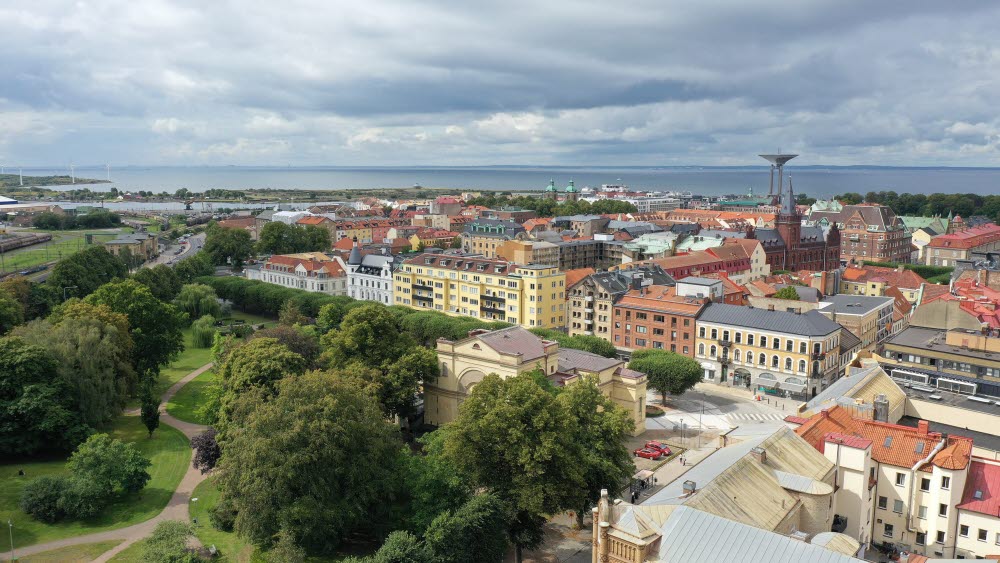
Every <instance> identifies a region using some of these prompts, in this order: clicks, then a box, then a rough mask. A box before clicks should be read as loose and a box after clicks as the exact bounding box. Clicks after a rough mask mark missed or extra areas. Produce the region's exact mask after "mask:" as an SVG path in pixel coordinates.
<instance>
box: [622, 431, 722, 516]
mask: <svg viewBox="0 0 1000 563" xmlns="http://www.w3.org/2000/svg"><path fill="white" fill-rule="evenodd" d="M718 446H719V439H718V435H716V434H713V435H712V436H711V437H708V436H706V437H703V438H702V441H701V447H700V448H697V449H695V448H692V449H690V450H687V451H685V452H684V455H683V456H678V457H675V458H674V459H672V460H670V461H668V462H667V463H664V464H663V465H662V466H660V467H659V468H658V469H657V470H656V471H654V472H653V477H654V478H655V479H656V484H655V485H653V487H652V488H649V489H646V490H644V491H642V492H641V493H640V494H639V501H638V502H637V503H636V504H642V503H643V502H644V501H646V500H648V499H649V497H651V496H653V495H655V494H656V493H658V492H660V490H661V489H663V488H664V487H665V486H667V485H668V484H670V483H673V482H674V481H676V480H677V479H680V478H682V477H683V476H684V474H685V473H687V472H688V471H689V470H690V469H691V468H692V467H693V466H695V465H698V464H699V463H701V462H702V460H704V459H705V458H706V457H708V456H710V455H712V454H713V453H715V451H716V450H718V449H719V447H718ZM681 457H683V458H684V459H685V460H686V462H685V464H684V465H681V460H680V458H681Z"/></svg>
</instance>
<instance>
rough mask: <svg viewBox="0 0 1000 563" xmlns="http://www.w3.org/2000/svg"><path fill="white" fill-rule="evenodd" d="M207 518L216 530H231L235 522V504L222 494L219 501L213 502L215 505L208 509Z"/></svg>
mask: <svg viewBox="0 0 1000 563" xmlns="http://www.w3.org/2000/svg"><path fill="white" fill-rule="evenodd" d="M208 520H209V521H210V522H211V523H212V526H213V527H215V529H216V530H219V531H222V532H232V531H233V526H234V525H235V524H236V506H235V505H234V504H233V503H232V501H230V500H229V499H228V498H226V497H225V496H223V497H222V498H220V499H219V502H217V503H215V506H213V507H212V508H211V509H209V511H208Z"/></svg>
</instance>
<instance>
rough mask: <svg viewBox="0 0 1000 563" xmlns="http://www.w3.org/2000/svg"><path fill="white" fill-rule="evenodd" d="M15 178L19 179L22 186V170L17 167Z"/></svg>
mask: <svg viewBox="0 0 1000 563" xmlns="http://www.w3.org/2000/svg"><path fill="white" fill-rule="evenodd" d="M17 179H18V180H20V182H21V185H22V186H23V185H24V170H22V169H21V168H18V169H17Z"/></svg>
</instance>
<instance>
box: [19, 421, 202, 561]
mask: <svg viewBox="0 0 1000 563" xmlns="http://www.w3.org/2000/svg"><path fill="white" fill-rule="evenodd" d="M108 433H109V434H111V436H112V437H114V438H118V439H120V440H124V441H126V442H133V443H135V445H136V446H137V447H138V448H139V451H141V452H142V454H143V455H145V456H146V457H147V458H149V459H150V461H152V466H151V467H150V468H149V473H150V475H151V476H152V479H150V481H149V483H148V484H147V485H146V488H145V489H143V490H141V491H139V492H137V493H133V494H129V495H126V496H124V497H122V498H120V499H118V500H116V501H115V502H113V503H112V504H111V505H110V506H108V507H107V508H106V509H104V511H102V512H101V514H99V515H97V516H95V517H94V518H90V519H87V520H67V521H64V522H59V523H57V524H51V525H50V524H43V523H41V522H38V521H36V520H32V519H31V518H30V517H29V516H28V515H26V514H25V513H23V512H21V510H20V509H19V508H18V507H17V502H18V498H19V497H20V494H21V490H22V489H23V488H24V485H25V484H26V483H27V482H28V481H29V480H31V479H33V478H35V477H41V476H42V475H60V474H65V473H66V470H65V460H64V459H55V460H53V459H50V460H44V461H43V460H33V461H22V462H9V463H3V464H2V465H0V521H3V522H6V521H7V519H8V518H9V519H11V520H12V521H13V523H14V547H15V548H16V547H18V546H21V547H25V546H29V545H34V544H37V543H43V542H47V541H52V540H58V539H63V538H70V537H75V536H82V535H84V534H91V533H94V532H103V531H106V530H114V529H117V528H124V527H125V526H131V525H132V524H137V523H139V522H143V521H146V520H149V519H150V518H152V517H153V516H156V515H157V514H159V513H160V511H161V510H163V508H164V507H166V506H167V502H168V501H169V500H170V497H171V495H173V492H174V490H175V489H176V488H177V485H179V484H180V482H181V479H182V478H183V477H184V473H185V472H186V471H187V468H188V464H189V463H191V447H190V445H189V444H188V440H187V438H186V437H185V436H184V434H182V433H181V432H180V431H179V430H176V429H175V428H172V427H170V426H167V425H165V424H161V425H160V427H159V429H157V430H156V432H154V433H153V437H152V438H147V434H148V433H147V431H146V427H145V426H143V425H142V422H140V420H139V417H135V416H121V417H119V418H118V419H117V420H115V422H114V424H113V425H112V427H111V428H110V429H108ZM19 469H23V470H24V472H25V476H24V477H19V476H18V475H17V471H18V470H19Z"/></svg>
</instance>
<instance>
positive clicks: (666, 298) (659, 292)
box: [615, 285, 706, 316]
mask: <svg viewBox="0 0 1000 563" xmlns="http://www.w3.org/2000/svg"><path fill="white" fill-rule="evenodd" d="M705 303H706V300H704V299H691V298H687V297H678V296H677V291H676V289H675V288H674V287H671V286H666V285H650V286H648V287H646V288H644V289H642V290H639V289H630V290H629V291H628V292H627V293H625V294H624V295H622V296H621V298H620V299H619V300H618V302H617V303H615V308H618V307H624V308H627V309H642V310H644V311H660V312H664V313H670V314H674V315H685V316H696V315H698V313H700V312H701V310H702V309H703V308H704V307H705Z"/></svg>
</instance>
